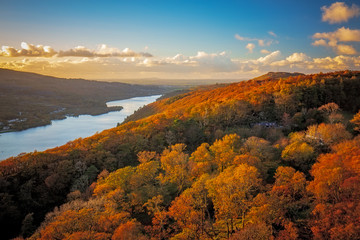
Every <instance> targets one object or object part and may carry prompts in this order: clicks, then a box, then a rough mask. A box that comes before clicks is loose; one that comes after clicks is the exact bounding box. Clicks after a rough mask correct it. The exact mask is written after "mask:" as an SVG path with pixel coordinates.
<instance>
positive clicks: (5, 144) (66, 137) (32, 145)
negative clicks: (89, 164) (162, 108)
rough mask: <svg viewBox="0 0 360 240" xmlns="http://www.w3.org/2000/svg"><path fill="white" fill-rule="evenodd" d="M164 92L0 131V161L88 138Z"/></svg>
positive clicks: (122, 119) (113, 124) (112, 125)
mask: <svg viewBox="0 0 360 240" xmlns="http://www.w3.org/2000/svg"><path fill="white" fill-rule="evenodd" d="M160 96H161V95H154V96H147V97H135V98H129V99H125V100H119V101H111V102H108V103H107V105H108V106H122V107H123V109H122V110H121V111H117V112H109V113H106V114H102V115H98V116H91V115H80V116H79V117H67V118H66V119H64V120H54V121H52V122H51V125H47V126H44V127H36V128H30V129H26V130H23V131H19V132H8V133H1V134H0V160H4V159H6V158H9V157H12V156H17V155H18V154H20V153H23V152H33V151H34V150H37V151H43V150H46V149H48V148H53V147H57V146H61V145H64V144H65V143H67V142H69V141H72V140H75V139H76V138H79V137H82V138H84V137H89V136H91V135H93V134H95V133H96V132H100V131H102V130H105V129H109V128H113V127H116V125H117V123H121V122H123V121H124V119H125V118H126V117H127V116H129V115H131V114H132V113H134V111H135V110H137V109H139V108H140V107H142V106H144V105H146V104H149V103H152V102H154V101H155V100H156V99H157V98H159V97H160Z"/></svg>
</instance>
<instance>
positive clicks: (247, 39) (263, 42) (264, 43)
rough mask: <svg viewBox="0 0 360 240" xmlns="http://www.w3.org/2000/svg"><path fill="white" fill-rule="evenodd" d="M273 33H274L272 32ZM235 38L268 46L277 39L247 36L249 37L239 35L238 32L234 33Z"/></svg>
mask: <svg viewBox="0 0 360 240" xmlns="http://www.w3.org/2000/svg"><path fill="white" fill-rule="evenodd" d="M274 34H275V33H274ZM235 38H236V39H237V40H239V41H247V42H257V43H258V45H259V46H261V47H264V46H270V45H271V44H273V43H274V42H277V41H273V40H271V39H259V38H249V37H243V36H240V35H239V34H235Z"/></svg>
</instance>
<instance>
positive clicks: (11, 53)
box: [0, 42, 152, 57]
mask: <svg viewBox="0 0 360 240" xmlns="http://www.w3.org/2000/svg"><path fill="white" fill-rule="evenodd" d="M1 49H2V50H1V51H0V56H2V57H152V55H151V54H150V53H136V52H134V51H132V50H130V49H129V48H125V49H124V50H122V51H121V50H119V49H117V48H110V47H108V46H107V45H105V44H101V45H100V46H99V47H98V49H97V50H91V49H88V48H86V47H84V46H78V47H75V48H73V49H69V50H66V51H63V50H60V51H55V50H54V49H53V48H52V47H50V46H43V45H36V46H35V45H33V44H28V43H25V42H22V43H21V49H16V48H14V47H9V46H2V48H1Z"/></svg>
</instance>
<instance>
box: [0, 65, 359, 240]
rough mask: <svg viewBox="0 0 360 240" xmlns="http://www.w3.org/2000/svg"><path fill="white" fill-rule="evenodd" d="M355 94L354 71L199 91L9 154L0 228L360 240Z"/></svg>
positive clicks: (35, 235)
mask: <svg viewBox="0 0 360 240" xmlns="http://www.w3.org/2000/svg"><path fill="white" fill-rule="evenodd" d="M359 92H360V72H358V71H339V72H332V73H319V74H312V75H297V76H290V77H287V78H282V77H280V78H276V79H273V78H271V77H269V78H265V79H260V80H259V79H253V80H248V81H243V82H238V83H233V84H227V85H213V86H207V87H202V88H198V89H195V90H193V91H190V92H184V93H181V94H180V95H175V96H171V97H169V98H165V99H162V100H159V101H157V102H155V103H153V104H151V105H149V106H146V107H144V108H143V109H141V110H139V111H138V113H137V115H138V116H137V117H134V118H131V117H130V118H129V120H128V122H127V123H125V124H122V125H119V126H118V127H116V128H113V129H109V130H105V131H103V132H101V133H99V134H96V135H94V136H91V137H89V138H85V139H77V140H75V141H73V142H69V143H68V144H66V145H64V146H61V147H58V148H54V149H50V150H47V151H45V152H35V153H29V154H25V155H22V156H18V157H14V158H10V159H7V160H5V161H2V162H0V192H1V196H2V197H1V199H0V200H1V204H0V207H1V208H0V221H1V222H0V226H1V227H0V228H1V232H2V234H3V236H4V237H5V238H10V237H16V236H20V239H21V237H23V238H29V239H349V240H350V239H358V236H360V227H359V226H360V220H359V219H360V218H359V216H360V212H359V209H360V201H359V199H360V196H359V193H360V189H359V186H360V184H359V183H360V182H359V181H360V175H359V174H360V172H359V168H360V166H359V162H360V158H359V157H360V138H359V136H358V133H359V129H360V112H359V110H360V95H359ZM131 119H133V120H135V119H138V120H136V121H132V120H131Z"/></svg>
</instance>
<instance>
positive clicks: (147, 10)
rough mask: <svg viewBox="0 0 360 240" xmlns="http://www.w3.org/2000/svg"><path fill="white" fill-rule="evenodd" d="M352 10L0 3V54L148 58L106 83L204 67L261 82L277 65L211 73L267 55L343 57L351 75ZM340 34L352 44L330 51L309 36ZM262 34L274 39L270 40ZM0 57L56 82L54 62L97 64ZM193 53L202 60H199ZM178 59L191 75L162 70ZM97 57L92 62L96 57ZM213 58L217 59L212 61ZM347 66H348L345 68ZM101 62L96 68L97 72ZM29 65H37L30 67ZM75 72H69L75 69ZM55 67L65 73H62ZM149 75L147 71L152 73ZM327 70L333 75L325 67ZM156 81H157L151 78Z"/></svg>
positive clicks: (311, 4)
mask: <svg viewBox="0 0 360 240" xmlns="http://www.w3.org/2000/svg"><path fill="white" fill-rule="evenodd" d="M356 2H357V1H345V2H343V3H342V2H340V3H339V2H338V3H337V2H336V1H320V0H318V1H310V0H305V1H285V0H275V1H268V0H267V1H266V0H263V1H220V0H219V1H212V0H207V1H205V0H202V1H200V0H192V1H185V0H183V1H179V0H162V1H161V0H157V1H152V0H147V1H145V0H142V1H141V0H129V1H36V0H34V1H25V0H23V1H17V0H12V1H2V3H1V8H0V31H1V32H2V33H1V38H0V46H8V47H12V48H14V49H16V50H17V51H20V50H21V49H22V47H21V46H20V45H21V43H22V42H25V43H27V44H28V45H29V44H32V45H34V46H37V45H43V46H49V47H51V48H52V49H54V51H56V52H59V51H67V50H70V49H75V48H76V47H77V46H82V47H83V48H84V49H85V48H86V49H87V50H89V51H98V50H99V48H100V47H99V46H101V45H102V44H106V46H107V48H106V51H107V52H109V51H110V50H109V49H108V48H112V50H113V51H122V50H123V49H125V48H129V49H131V52H134V53H140V52H147V53H149V54H151V55H152V56H153V57H151V58H149V59H147V60H146V59H145V58H146V57H144V56H143V55H141V54H140V55H137V56H135V57H136V59H135V60H134V61H132V62H134V65H137V66H140V65H141V64H140V65H139V64H138V63H139V61H140V60H141V61H143V62H145V60H146V63H149V62H151V63H152V64H148V65H146V64H145V65H146V69H145V70H144V66H145V65H142V66H141V68H138V69H136V67H134V66H130V67H129V71H127V72H126V66H120V69H123V70H122V71H120V72H119V73H118V74H117V75H116V74H112V75H107V72H106V71H109V69H104V75H106V76H107V77H105V78H124V77H127V78H129V77H130V78H142V77H146V76H149V77H156V76H157V77H160V78H163V77H165V78H166V77H167V75H169V74H170V73H171V70H173V71H175V72H178V74H175V76H174V78H175V77H184V78H206V77H212V76H210V74H205V71H206V63H208V64H209V66H210V68H209V72H214V70H216V69H218V70H219V71H217V72H216V74H215V75H216V77H222V76H223V77H224V78H242V76H244V77H247V76H252V75H256V74H260V73H262V72H266V71H267V70H269V69H270V70H273V69H275V68H276V67H274V66H276V64H273V68H269V67H268V66H266V67H263V69H262V68H261V66H257V67H256V69H254V67H252V68H251V66H245V67H244V66H243V65H241V67H240V68H242V70H241V71H239V69H237V68H236V67H234V68H232V67H231V66H230V67H227V68H226V70H221V67H219V68H217V67H214V66H215V65H214V64H216V61H218V60H219V61H220V62H221V64H220V65H221V66H222V67H223V65H225V64H226V62H227V60H230V63H231V64H235V65H236V64H237V65H239V64H240V63H241V64H243V63H244V62H246V61H256V60H259V59H260V58H262V57H266V55H269V54H271V53H274V54H273V55H272V56H274V55H276V58H275V57H273V62H274V61H275V60H276V61H281V60H286V58H287V57H290V56H291V55H292V54H294V53H298V54H304V55H301V56H302V59H303V60H304V61H305V60H306V61H310V60H313V59H315V58H326V57H330V58H331V59H333V58H335V57H337V56H344V57H346V59H345V60H346V62H349V61H352V62H351V63H350V64H348V65H344V64H342V65H340V66H339V68H343V67H348V68H350V69H354V70H356V69H357V68H359V66H358V63H357V61H358V58H359V51H360V48H359V42H360V39H358V38H357V37H358V35H357V34H358V33H357V32H356V31H357V30H359V29H360V17H359V14H358V13H357V11H358V6H359V5H360V4H357V5H356ZM332 4H335V5H334V6H333V8H332V9H333V10H334V9H335V10H337V9H340V8H341V7H343V9H345V10H346V11H347V12H346V14H347V16H346V17H345V19H343V20H341V19H340V20H336V14H337V12H336V11H335V10H334V11H332V12H329V14H330V15H329V16H330V20H323V19H322V17H323V15H324V12H325V11H324V10H322V7H326V8H327V9H330V7H331V6H332ZM353 4H355V5H353ZM359 11H360V10H359ZM331 14H332V15H331ZM334 14H335V15H334ZM331 18H334V19H335V20H333V21H335V22H331V21H332V20H331ZM342 27H344V28H345V30H347V29H349V31H351V32H349V34H352V36H353V37H352V39H350V40H351V41H348V40H346V41H345V42H342V43H341V41H340V39H337V40H336V43H334V44H332V45H331V43H333V42H334V41H332V39H330V38H324V36H325V35H322V36H321V37H319V38H315V37H314V34H316V33H332V32H336V31H337V30H338V29H340V28H342ZM359 31H360V30H359ZM269 32H272V33H274V34H272V35H271V34H269ZM236 34H237V35H238V36H240V37H241V39H243V40H239V38H238V39H237V38H236V37H235V35H236ZM326 36H327V35H326ZM326 36H325V37H326ZM320 39H323V40H325V41H326V42H325V43H324V42H321V44H320V43H319V44H317V45H316V46H314V42H315V41H316V40H320ZM259 40H261V41H262V42H259ZM330 42H331V43H330ZM249 44H250V45H249ZM261 45H263V46H261ZM330 45H331V46H330ZM335 45H336V46H335ZM339 45H347V46H351V48H350V47H339ZM247 46H248V47H247ZM84 49H83V50H84ZM115 49H117V50H115ZM28 50H29V49H28ZM6 51H7V50H4V48H3V50H2V54H1V52H0V56H1V57H0V66H1V67H7V68H13V69H22V70H27V71H34V72H39V73H45V74H50V75H51V74H52V75H59V73H58V72H61V71H60V70H59V71H57V70H55V69H54V66H55V64H54V63H56V62H57V60H59V59H60V62H61V64H63V65H64V62H66V64H69V62H72V63H74V64H77V65H80V62H81V61H82V62H83V63H84V62H86V64H89V62H92V64H94V62H95V58H96V57H94V58H87V59H80V58H81V57H82V58H84V57H88V56H87V55H83V56H81V55H71V54H67V56H65V57H61V58H60V57H59V56H58V55H56V54H53V55H51V56H47V57H46V58H42V56H41V54H40V55H39V54H37V55H36V54H35V55H34V54H30V53H29V52H27V53H26V54H17V55H14V56H10V54H8V53H7V52H6ZM199 52H204V53H206V54H207V55H201V54H200V55H199V54H198V53H199ZM223 52H225V54H223ZM177 54H181V55H183V56H184V57H182V58H181V59H182V60H183V61H186V60H188V62H186V63H189V62H190V63H192V64H193V65H192V68H190V67H189V66H187V67H186V68H185V69H181V68H178V69H175V70H174V68H176V66H175V65H177V66H179V65H180V64H179V63H178V62H176V63H174V62H170V63H169V61H167V60H166V59H169V58H173V57H174V56H176V55H177ZM221 54H222V55H221ZM96 56H97V57H99V55H96ZM129 56H130V55H129ZM196 56H198V58H197V57H196ZM297 56H300V55H297ZM304 56H306V57H304ZM205 57H206V58H208V60H209V59H210V60H211V59H212V60H214V61H213V62H209V61H205V63H204V62H202V63H200V64H198V68H196V66H195V65H196V64H197V63H196V61H197V59H199V58H201V59H204V58H205ZM217 57H220V58H221V59H217ZM65 58H66V59H67V61H65ZM225 58H226V59H225ZM349 58H351V59H350V60H349ZM96 59H97V58H96ZM98 60H99V59H97V61H98ZM100 60H101V61H103V62H102V64H104V62H107V64H109V62H111V63H114V64H115V62H117V64H119V62H120V60H124V57H123V56H120V57H119V56H117V59H113V60H114V61H110V60H111V59H110V57H108V56H107V57H106V59H105V58H101V59H100ZM105 60H106V61H105ZM345 60H344V61H345ZM101 61H98V63H99V64H100V62H101ZM20 62H27V65H26V66H25V65H24V64H23V65H21V64H19V63H20ZM35 62H37V63H38V64H37V65H36V66H33V65H34V63H35ZM40 62H47V63H48V64H50V65H46V66H44V65H43V66H42V67H41V66H39V63H40ZM128 62H129V61H128ZM273 62H272V63H273ZM1 63H2V65H1ZM11 63H12V64H11ZM30 63H31V64H32V65H31V64H30ZM43 64H44V63H43ZM61 64H60V65H61ZM74 64H73V66H72V69H74V67H75V65H74ZM158 64H162V65H164V64H169V68H166V69H164V67H159V65H158ZM174 64H175V65H174ZM231 64H230V65H231ZM254 64H256V63H254ZM30 65H31V66H30ZM58 65H59V64H58ZM248 65H249V64H248ZM250 65H251V64H250ZM283 65H284V66H285V63H284V62H283V63H278V64H277V66H278V67H277V68H279V66H280V68H284V69H280V70H303V72H315V71H318V70H326V67H325V66H324V65H321V67H317V66H311V67H307V68H306V69H301V68H300V67H296V66H295V67H294V64H293V67H291V68H290V66H289V67H287V68H286V67H284V66H283ZM308 65H310V64H308ZM11 66H13V67H11ZM14 66H16V67H14ZM99 66H100V65H99ZM154 66H155V67H154ZM62 67H63V68H64V66H62ZM151 67H154V68H153V69H151ZM249 67H250V70H249V71H247V70H246V69H248V68H249ZM49 68H52V69H53V70H54V71H53V73H51V72H49V71H45V70H43V71H41V69H49ZM277 68H276V69H277ZM288 68H289V69H288ZM32 69H33V70H32ZM59 69H60V68H59ZM329 70H336V69H334V67H332V68H329ZM81 71H84V69H81V68H79V70H78V71H76V74H75V75H76V76H75V77H79V76H80V77H86V78H89V77H90V78H97V77H96V76H97V75H96V74H94V73H91V72H88V73H85V72H84V74H83V75H81V73H80V72H81ZM139 71H140V72H143V74H138V75H136V74H135V72H139ZM71 72H72V71H70V72H69V74H71ZM73 72H75V71H73ZM98 72H101V68H99V69H98ZM181 72H182V74H180V73H181ZM221 72H223V73H224V74H221ZM230 72H232V74H230ZM157 73H159V74H158V75H157ZM192 73H195V74H192ZM199 73H201V74H199ZM97 74H98V73H97ZM60 75H61V74H60ZM62 76H64V75H62ZM68 77H71V76H68Z"/></svg>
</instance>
